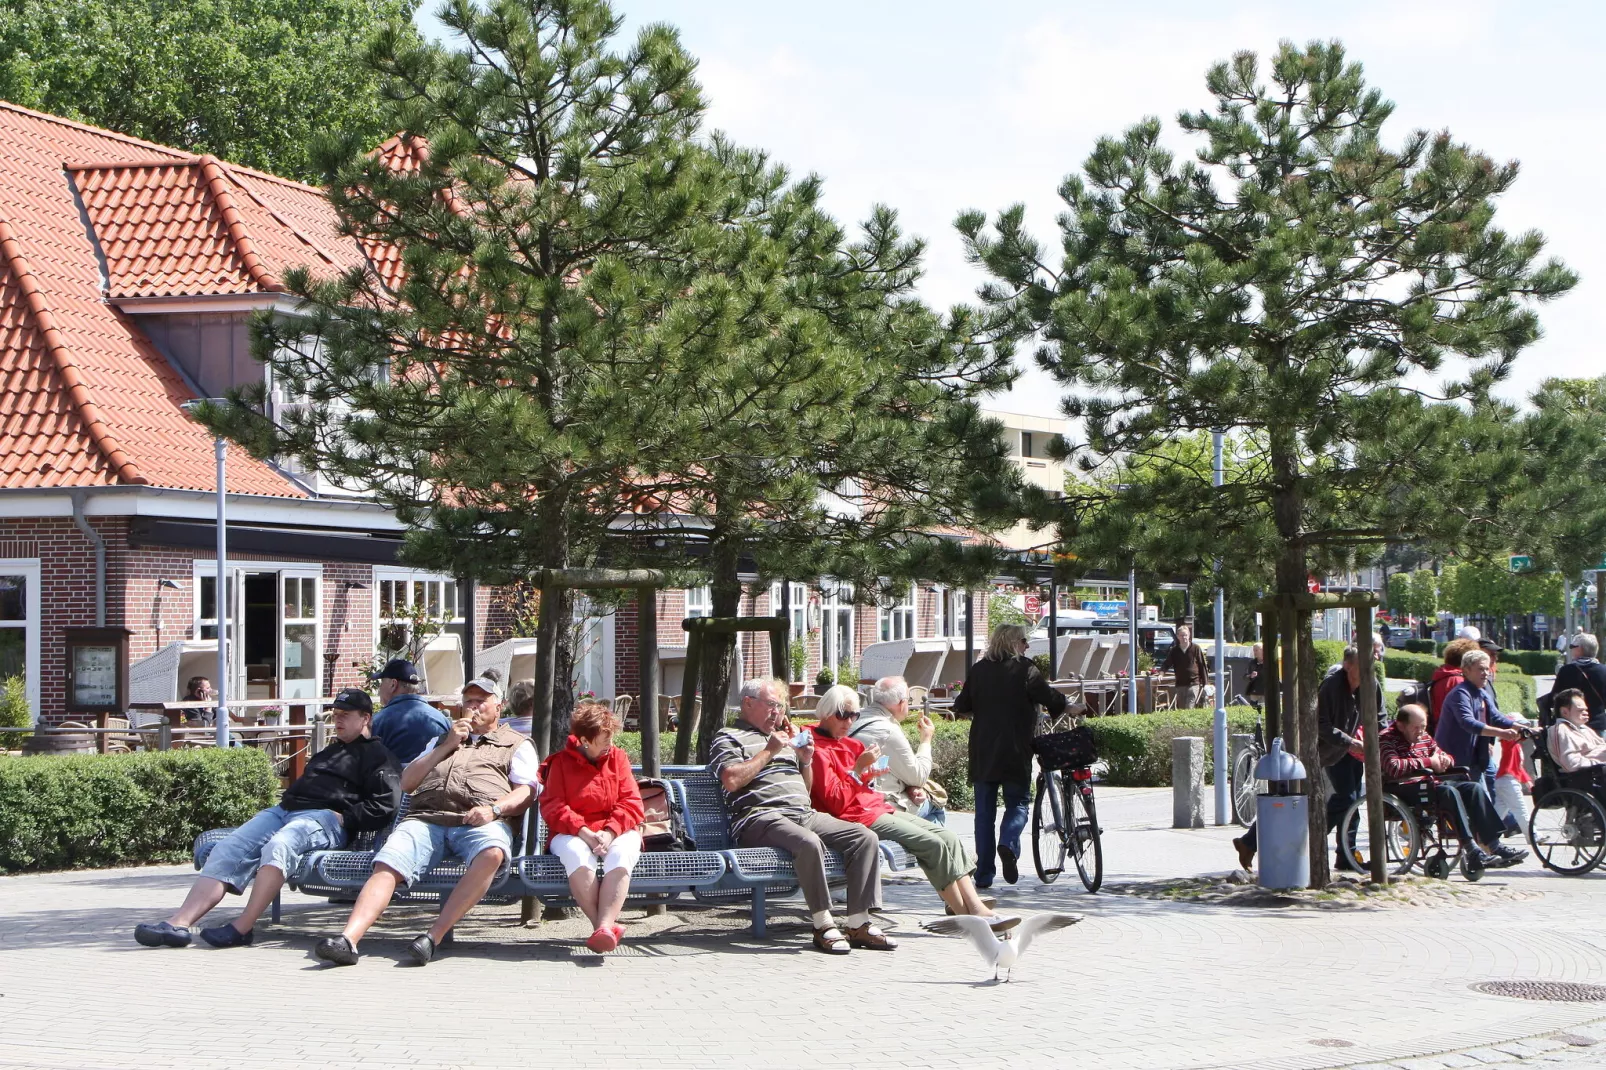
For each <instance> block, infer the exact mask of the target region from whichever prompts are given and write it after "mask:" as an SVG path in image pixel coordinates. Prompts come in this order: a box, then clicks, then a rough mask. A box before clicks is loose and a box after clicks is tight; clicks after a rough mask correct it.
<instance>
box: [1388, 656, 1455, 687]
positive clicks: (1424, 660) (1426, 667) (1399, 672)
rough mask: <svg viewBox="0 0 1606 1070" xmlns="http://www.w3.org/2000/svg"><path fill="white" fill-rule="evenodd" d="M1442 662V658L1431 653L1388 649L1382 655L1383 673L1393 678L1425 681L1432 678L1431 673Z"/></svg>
mask: <svg viewBox="0 0 1606 1070" xmlns="http://www.w3.org/2000/svg"><path fill="white" fill-rule="evenodd" d="M1443 664H1444V659H1443V658H1436V657H1434V656H1433V655H1432V654H1411V653H1407V652H1405V651H1402V650H1390V651H1389V652H1388V653H1386V654H1384V655H1383V675H1384V676H1388V677H1392V678H1393V679H1395V680H1422V681H1427V680H1431V679H1433V674H1434V673H1435V672H1436V671H1437V670H1438V668H1439V666H1440V665H1443Z"/></svg>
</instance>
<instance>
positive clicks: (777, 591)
mask: <svg viewBox="0 0 1606 1070" xmlns="http://www.w3.org/2000/svg"><path fill="white" fill-rule="evenodd" d="M791 588H792V590H791V591H790V592H789V596H790V601H791V603H792V604H791V605H790V606H789V607H788V608H789V610H790V612H791V614H792V630H791V632H790V633H789V636H790V638H792V639H797V638H799V637H800V636H802V635H803V634H804V633H805V632H806V631H807V630H808V619H809V589H808V585H807V584H802V583H794V584H791ZM770 615H771V616H775V617H778V616H780V615H781V585H780V584H779V583H772V584H770Z"/></svg>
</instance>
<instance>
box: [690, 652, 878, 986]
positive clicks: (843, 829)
mask: <svg viewBox="0 0 1606 1070" xmlns="http://www.w3.org/2000/svg"><path fill="white" fill-rule="evenodd" d="M786 693H787V688H786V684H785V683H783V682H782V681H780V680H775V679H768V680H763V679H761V680H749V681H747V683H745V684H743V685H742V714H741V719H740V720H738V721H737V722H736V723H735V724H734V725H732V726H731V727H729V728H726V729H723V730H722V731H720V732H719V733H718V734H717V735H715V736H714V742H713V747H712V749H711V751H710V754H709V761H708V771H709V772H710V773H711V774H713V775H714V776H715V777H716V778H718V780H719V784H720V787H721V788H723V789H724V791H725V808H726V809H727V810H728V811H729V812H730V819H731V835H732V836H733V837H734V838H735V840H736V842H737V844H739V845H740V846H742V847H775V848H778V849H780V850H782V851H785V852H787V853H788V854H790V855H791V856H792V864H793V869H794V871H795V872H796V873H797V881H798V884H800V885H801V886H802V888H803V898H804V899H805V900H806V901H807V902H808V905H809V913H810V915H811V917H812V920H813V924H814V946H815V947H816V948H818V949H819V950H821V951H824V952H826V953H828V954H834V955H845V954H847V953H848V952H849V951H851V950H852V949H853V948H862V949H865V950H871V951H891V950H892V949H893V948H895V947H897V946H898V944H897V941H895V940H893V939H891V938H890V937H888V936H887V935H886V934H884V933H882V932H881V930H880V929H878V928H877V927H876V926H875V925H873V924H872V923H871V921H870V911H871V910H873V909H875V908H876V907H879V906H880V905H881V858H880V850H879V848H878V847H877V845H876V835H875V833H874V832H871V831H870V830H869V829H868V828H866V827H865V826H863V825H860V824H856V823H854V822H851V821H841V820H838V819H837V818H834V817H832V816H830V815H829V814H822V813H820V812H818V811H817V810H815V809H814V808H813V807H812V806H810V805H809V778H810V776H811V775H812V772H813V762H814V744H813V741H812V736H811V735H810V734H809V733H807V732H806V731H805V732H804V733H802V734H800V733H799V732H798V731H797V730H796V729H794V728H793V727H792V724H791V721H790V720H789V719H788V718H787V715H786ZM827 847H830V848H831V849H832V850H835V851H837V852H838V853H840V854H841V855H842V856H843V858H844V859H845V860H846V862H847V869H848V916H847V919H846V920H847V926H846V935H844V933H843V930H841V929H838V928H837V927H836V920H835V919H834V918H833V917H832V916H831V888H830V885H829V883H828V882H827V880H826V875H825V849H826V848H827Z"/></svg>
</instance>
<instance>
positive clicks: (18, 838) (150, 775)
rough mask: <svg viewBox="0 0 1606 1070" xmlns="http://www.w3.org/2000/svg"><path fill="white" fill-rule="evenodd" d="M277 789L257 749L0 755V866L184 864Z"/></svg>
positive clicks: (1, 869)
mask: <svg viewBox="0 0 1606 1070" xmlns="http://www.w3.org/2000/svg"><path fill="white" fill-rule="evenodd" d="M278 793H279V778H278V777H277V776H275V775H274V772H273V762H272V761H271V760H270V759H269V757H268V755H267V753H266V752H265V751H261V750H257V749H256V748H254V747H229V748H223V749H221V750H217V749H206V750H200V749H197V750H182V751H138V752H136V753H133V754H74V755H64V756H58V755H50V754H41V755H33V756H29V757H24V758H0V873H19V872H25V871H33V870H50V869H87V868H92V867H101V866H120V865H137V864H141V863H149V862H177V861H182V860H184V859H187V858H189V857H190V850H191V848H192V846H193V844H194V841H195V837H196V836H198V835H200V834H201V833H202V832H204V831H206V830H207V829H213V828H225V827H228V826H231V825H238V824H240V823H242V822H244V821H246V820H247V819H249V818H250V817H251V815H252V814H254V813H256V812H257V811H258V810H261V809H262V808H264V807H266V806H269V805H272V803H273V802H274V800H275V799H276V798H277V797H278Z"/></svg>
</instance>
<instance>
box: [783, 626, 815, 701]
mask: <svg viewBox="0 0 1606 1070" xmlns="http://www.w3.org/2000/svg"><path fill="white" fill-rule="evenodd" d="M786 656H787V659H788V660H789V661H790V662H791V663H792V679H793V680H795V681H797V682H796V683H792V684H788V685H787V690H789V691H791V692H792V697H793V698H797V697H798V696H799V695H801V694H802V693H803V691H804V689H806V688H807V687H808V685H807V684H805V683H804V682H803V669H804V667H805V666H807V665H808V662H809V648H808V646H807V645H806V644H805V643H804V642H803V637H802V636H798V637H796V638H794V639H793V640H792V643H791V645H790V646H789V647H787V651H786Z"/></svg>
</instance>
